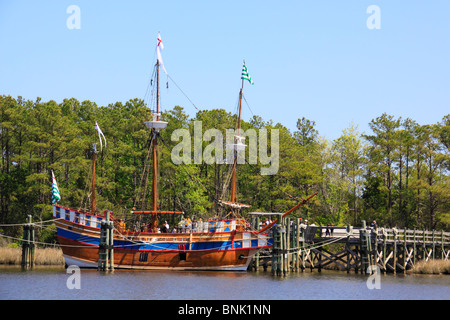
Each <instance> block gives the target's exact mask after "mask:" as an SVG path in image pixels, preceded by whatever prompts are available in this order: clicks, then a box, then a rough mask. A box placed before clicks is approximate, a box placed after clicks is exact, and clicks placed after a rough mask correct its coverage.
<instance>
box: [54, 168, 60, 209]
mask: <svg viewBox="0 0 450 320" xmlns="http://www.w3.org/2000/svg"><path fill="white" fill-rule="evenodd" d="M59 200H61V194H60V193H59V189H58V184H57V183H56V179H55V174H54V173H53V170H52V204H56V203H57V202H58V201H59Z"/></svg>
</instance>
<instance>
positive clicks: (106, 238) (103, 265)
mask: <svg viewBox="0 0 450 320" xmlns="http://www.w3.org/2000/svg"><path fill="white" fill-rule="evenodd" d="M113 228H114V223H113V222H112V221H110V213H109V211H107V212H106V221H105V220H103V221H102V223H101V231H100V244H99V248H98V267H97V269H98V270H99V271H107V270H108V269H109V270H111V271H114V240H113V239H114V233H113Z"/></svg>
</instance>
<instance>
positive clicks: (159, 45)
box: [156, 32, 167, 74]
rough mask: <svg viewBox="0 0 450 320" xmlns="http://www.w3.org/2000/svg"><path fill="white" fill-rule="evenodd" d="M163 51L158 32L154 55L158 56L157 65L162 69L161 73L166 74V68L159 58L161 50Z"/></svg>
mask: <svg viewBox="0 0 450 320" xmlns="http://www.w3.org/2000/svg"><path fill="white" fill-rule="evenodd" d="M162 49H164V44H163V42H162V40H161V34H160V33H159V32H158V40H157V43H156V54H157V55H158V61H159V64H160V65H161V68H162V69H163V71H164V72H165V73H166V74H167V71H166V68H164V63H163V60H162V57H161V50H162Z"/></svg>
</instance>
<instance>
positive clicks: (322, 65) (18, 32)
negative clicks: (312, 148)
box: [0, 0, 450, 140]
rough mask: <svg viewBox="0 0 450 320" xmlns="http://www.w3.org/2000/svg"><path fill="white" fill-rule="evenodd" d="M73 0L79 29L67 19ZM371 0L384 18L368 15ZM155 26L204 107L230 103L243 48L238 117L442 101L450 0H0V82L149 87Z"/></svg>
mask: <svg viewBox="0 0 450 320" xmlns="http://www.w3.org/2000/svg"><path fill="white" fill-rule="evenodd" d="M70 5H77V6H78V7H79V8H80V13H81V15H80V21H81V29H73V30H70V29H68V28H67V26H66V20H67V19H68V18H69V16H70V14H68V13H66V10H67V8H68V7H69V6H70ZM370 5H377V6H378V7H379V8H380V22H381V29H379V30H377V29H374V30H370V29H369V28H368V27H367V25H366V21H367V19H368V18H369V17H370V16H371V14H369V13H367V12H366V10H367V8H368V7H369V6H370ZM158 31H160V32H161V37H162V40H163V42H164V45H165V48H164V50H163V52H162V54H163V59H164V63H165V66H166V69H167V71H168V73H169V74H170V76H171V78H172V79H173V80H174V81H175V82H176V83H177V84H178V85H179V87H180V88H181V89H182V90H183V91H184V92H185V93H186V94H187V96H188V97H189V99H191V100H192V101H193V102H194V103H195V105H196V106H197V107H198V108H199V109H213V108H224V109H226V110H227V111H230V112H234V110H235V108H236V102H237V98H238V92H239V89H240V86H241V80H240V73H241V67H242V60H243V59H245V60H246V64H247V67H248V70H249V73H250V75H251V76H252V78H253V80H254V82H255V85H254V86H250V85H248V83H246V84H245V87H244V95H245V97H246V100H247V102H248V105H249V106H250V109H249V108H248V107H247V105H246V104H245V103H244V104H243V118H244V119H245V120H248V119H250V118H251V117H252V115H253V114H255V115H259V116H261V117H262V118H263V119H264V120H273V121H274V122H275V123H276V122H280V123H282V124H283V125H285V126H286V127H288V128H289V129H290V130H292V131H293V130H295V125H296V122H297V119H298V118H301V117H306V118H308V119H310V120H314V121H315V122H316V128H317V130H318V131H319V134H320V135H321V136H323V137H325V138H327V139H329V140H332V139H336V138H338V137H339V136H340V135H341V133H342V130H343V129H345V128H348V127H349V126H350V125H351V124H352V123H353V124H354V125H357V126H358V127H359V130H360V132H370V131H369V129H368V123H369V122H370V120H372V119H374V118H376V117H378V116H380V115H381V114H382V113H383V112H387V113H388V114H391V115H394V116H395V117H399V116H401V117H402V118H407V117H410V118H412V119H413V120H416V121H417V122H419V123H420V124H431V123H436V122H439V121H441V119H442V117H443V116H445V115H446V114H448V113H449V112H450V93H449V91H450V79H449V76H450V58H449V57H450V1H448V0H442V1H437V0H434V1H414V0H409V1H406V0H396V1H381V0H370V1H365V0H346V1H331V0H330V1H325V0H317V1H312V0H311V1H298V0H297V1H294V0H290V1H284V0H277V1H265V0H258V1H253V0H240V1H234V0H227V1H213V0H208V1H206V0H203V1H200V0H190V1H181V0H178V1H175V0H164V1H133V0H129V1H101V0H97V1H77V0H70V1H64V0H59V1H49V0H47V1H45V0H44V1H31V0H30V1H25V0H15V1H12V0H0V94H6V95H11V96H13V97H15V98H16V97H17V96H19V95H20V96H22V97H24V98H25V99H32V100H34V99H36V97H38V96H39V97H41V98H42V99H43V100H44V101H48V100H51V99H52V100H55V101H57V102H58V103H59V102H62V100H63V99H64V98H71V97H74V98H76V99H78V100H80V101H83V100H91V101H94V102H96V103H97V104H98V105H108V104H110V103H114V102H116V101H121V102H126V101H127V100H129V99H134V98H144V95H145V93H146V89H147V85H148V81H149V78H150V76H151V72H152V70H153V65H154V63H155V59H156V54H155V45H156V37H157V34H158ZM162 80H163V81H164V82H165V81H166V77H165V76H164V75H163V76H162ZM161 95H162V97H161V100H162V108H163V110H167V109H171V108H173V106H174V105H181V106H183V107H184V108H185V110H186V112H188V113H189V114H190V115H191V116H194V115H195V112H196V111H197V110H196V109H195V108H194V107H193V106H192V104H191V103H190V102H189V101H188V100H187V99H186V97H185V96H184V95H183V94H182V92H180V90H178V89H177V87H176V86H175V85H174V84H173V83H172V82H171V81H169V89H166V88H165V87H164V86H163V87H162V92H161ZM145 120H147V119H145Z"/></svg>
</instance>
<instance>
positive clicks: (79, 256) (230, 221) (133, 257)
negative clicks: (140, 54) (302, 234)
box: [53, 36, 309, 271]
mask: <svg viewBox="0 0 450 320" xmlns="http://www.w3.org/2000/svg"><path fill="white" fill-rule="evenodd" d="M160 45H161V40H160V36H158V44H157V50H158V51H157V52H158V59H157V61H156V65H155V66H156V91H157V93H156V112H154V113H153V114H152V116H153V119H152V120H151V121H146V122H145V126H146V127H147V128H148V129H149V130H151V134H152V135H151V136H152V140H151V144H150V149H149V151H151V158H152V175H153V183H152V207H151V209H150V210H145V208H143V207H141V210H136V209H135V208H133V211H131V213H132V214H133V215H137V216H139V217H142V216H146V217H150V220H151V224H150V226H151V227H150V230H140V229H139V228H138V229H133V228H131V229H127V227H126V226H125V224H124V222H123V221H122V220H120V219H115V218H114V217H113V216H112V214H111V213H110V212H109V211H105V212H104V214H103V215H99V214H97V211H96V205H95V157H96V154H97V153H98V151H97V149H96V144H95V143H94V146H93V153H92V154H93V159H92V169H93V179H92V190H91V192H92V196H91V210H90V212H89V211H82V210H78V209H71V208H67V207H64V206H61V205H58V204H54V205H53V217H54V223H55V225H56V228H57V238H58V241H59V243H60V245H61V248H62V251H63V255H64V258H65V262H66V265H77V266H79V267H86V268H97V267H99V265H100V263H99V257H100V252H102V250H104V249H105V245H104V243H102V224H105V222H107V221H108V222H109V223H111V222H112V225H113V226H112V228H113V233H112V234H113V236H112V239H111V242H110V244H109V249H113V255H111V257H110V259H111V262H110V263H111V264H112V265H113V267H114V268H119V269H142V270H214V271H245V270H247V268H248V266H249V263H250V262H251V260H252V257H253V256H254V255H255V254H256V253H258V252H259V251H260V250H263V249H268V248H270V247H271V246H272V237H271V235H270V234H269V233H267V230H269V229H270V228H271V227H273V226H274V225H275V223H276V222H277V221H276V220H274V221H273V222H272V223H271V224H269V225H267V226H265V227H264V228H263V229H261V230H251V229H250V228H249V223H248V222H247V221H246V220H245V219H243V218H242V217H241V215H240V214H239V213H240V211H241V210H242V209H243V208H247V207H249V205H245V204H240V203H238V202H237V201H236V200H237V199H236V189H235V188H236V168H237V163H236V154H235V159H234V163H233V167H232V182H231V188H232V190H231V199H230V200H231V201H219V204H220V205H221V206H224V207H227V212H228V215H227V216H226V218H224V219H211V220H205V221H199V222H197V224H196V226H195V227H193V226H192V225H190V226H188V225H185V226H183V228H182V230H181V232H177V233H171V232H170V231H166V232H164V233H161V232H158V230H157V228H158V226H159V225H160V222H159V219H160V217H161V216H162V215H183V214H184V212H177V211H161V210H159V205H158V183H157V180H158V161H157V160H158V138H159V132H160V131H161V130H164V128H166V126H167V124H168V123H167V122H165V121H161V120H160V115H161V114H160V112H159V109H160V106H159V69H160V67H161V62H162V60H161V59H160V52H159V47H158V46H160ZM162 68H163V70H164V71H165V69H164V66H163V65H162ZM243 86H244V81H242V87H241V89H240V94H239V96H240V102H239V118H238V134H237V135H236V136H235V143H234V144H233V145H232V146H231V147H232V148H234V150H235V151H236V152H237V151H238V150H242V148H243V147H245V145H244V144H243V143H242V141H243V137H241V136H240V135H239V133H240V122H241V119H240V118H241V105H242V92H243ZM99 132H100V131H99ZM100 141H101V140H100ZM149 154H150V152H149ZM307 200H309V199H307ZM307 200H303V201H302V202H300V203H298V204H297V205H296V206H295V207H293V208H291V209H290V210H289V211H288V212H286V213H285V214H284V215H283V217H284V216H286V215H288V214H290V213H292V212H293V211H295V210H296V209H297V208H298V207H300V206H301V205H303V204H304V203H305V202H306V201H307ZM143 203H144V202H143Z"/></svg>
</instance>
